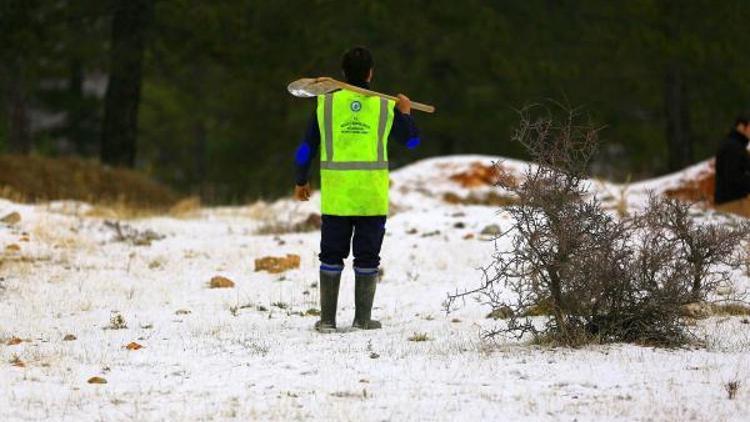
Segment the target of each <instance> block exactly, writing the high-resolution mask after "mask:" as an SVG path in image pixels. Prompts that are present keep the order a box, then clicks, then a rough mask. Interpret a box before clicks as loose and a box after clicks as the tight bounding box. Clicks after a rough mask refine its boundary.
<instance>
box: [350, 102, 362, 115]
mask: <svg viewBox="0 0 750 422" xmlns="http://www.w3.org/2000/svg"><path fill="white" fill-rule="evenodd" d="M350 108H351V109H352V111H353V112H355V113H356V112H358V111H360V110H362V103H360V102H359V101H352V104H351V106H350Z"/></svg>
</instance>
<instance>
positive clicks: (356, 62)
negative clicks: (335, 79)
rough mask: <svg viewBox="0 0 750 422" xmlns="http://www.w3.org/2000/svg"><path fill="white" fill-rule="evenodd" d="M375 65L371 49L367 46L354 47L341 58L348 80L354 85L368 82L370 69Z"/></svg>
mask: <svg viewBox="0 0 750 422" xmlns="http://www.w3.org/2000/svg"><path fill="white" fill-rule="evenodd" d="M374 67H375V61H374V60H373V58H372V54H371V53H370V50H368V49H367V48H365V47H361V46H358V47H354V48H352V49H351V50H349V51H347V52H346V53H344V56H343V57H342V58H341V69H342V70H343V71H344V77H345V78H346V81H347V82H348V83H350V84H353V85H361V84H363V83H364V82H367V78H368V76H369V75H370V70H371V69H372V68H374Z"/></svg>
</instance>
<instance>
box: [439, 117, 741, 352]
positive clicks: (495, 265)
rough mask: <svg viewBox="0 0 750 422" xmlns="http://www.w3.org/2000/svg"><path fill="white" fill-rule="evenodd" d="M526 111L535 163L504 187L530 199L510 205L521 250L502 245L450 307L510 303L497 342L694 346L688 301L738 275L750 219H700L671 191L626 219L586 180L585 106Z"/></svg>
mask: <svg viewBox="0 0 750 422" xmlns="http://www.w3.org/2000/svg"><path fill="white" fill-rule="evenodd" d="M560 110H562V111H560ZM520 115H521V123H520V125H519V128H518V130H517V131H516V132H515V133H514V135H513V139H514V140H515V141H516V142H519V143H521V144H522V145H524V146H525V147H526V148H527V150H528V151H529V152H530V154H531V156H532V159H533V161H534V163H535V165H534V166H530V167H529V168H528V169H527V171H526V174H525V178H524V179H523V180H522V182H521V183H518V182H517V181H513V183H510V181H506V180H503V179H501V180H499V182H498V185H499V186H500V187H501V188H503V189H505V190H507V191H510V192H512V193H513V194H515V195H516V196H517V197H518V198H519V203H518V204H516V205H512V206H509V207H506V208H505V210H506V211H507V212H508V213H510V215H511V216H512V217H513V221H514V224H513V225H512V226H511V228H510V229H509V230H508V231H506V232H505V233H502V234H501V235H500V237H506V236H507V237H510V239H511V242H510V247H508V248H505V249H498V250H496V252H495V255H494V259H493V262H492V264H491V265H490V266H488V267H487V268H485V270H484V282H483V283H482V284H481V285H480V286H479V287H478V288H476V289H473V290H469V291H464V292H456V294H451V295H448V300H447V301H446V309H447V310H448V311H450V310H451V309H452V308H453V307H454V306H456V304H457V301H458V300H459V299H462V298H465V297H467V296H475V295H478V296H479V298H480V300H482V301H484V302H485V303H487V304H489V305H490V306H491V307H492V309H493V311H496V310H503V311H504V312H503V313H504V314H506V315H508V318H507V320H506V323H505V326H504V327H499V328H496V329H493V330H490V331H488V332H486V333H485V334H486V335H487V336H489V337H494V336H496V335H499V334H511V335H513V336H515V337H517V338H521V337H523V336H525V335H526V334H531V335H533V336H534V338H535V341H537V342H555V343H561V344H565V345H577V344H582V343H589V342H592V341H628V342H648V343H651V344H664V345H673V344H679V343H682V342H684V341H685V338H686V337H685V329H684V323H683V320H682V318H681V315H680V308H681V306H683V305H685V304H687V303H691V302H694V301H697V300H705V299H706V297H707V296H708V295H709V294H711V293H712V292H713V291H714V290H715V289H716V287H717V286H718V285H720V284H721V283H723V282H726V281H727V280H728V276H729V274H730V270H732V269H734V268H737V266H738V265H739V262H738V261H737V260H736V259H734V256H735V254H734V252H735V247H736V245H737V243H738V242H739V240H741V239H743V237H745V236H748V234H750V228H749V227H748V225H740V226H735V227H728V226H727V227H724V226H711V225H701V224H698V223H697V222H695V221H694V220H693V219H692V218H691V217H690V214H689V209H690V208H689V206H688V205H685V204H682V203H680V202H677V201H676V200H672V199H660V198H652V200H651V201H650V203H649V206H648V208H647V210H646V211H645V212H643V213H641V214H637V215H634V216H633V217H631V218H628V219H618V218H617V217H616V216H614V215H612V214H610V213H607V212H606V211H605V210H604V208H603V207H602V205H601V203H600V202H599V200H598V199H597V198H596V197H595V196H592V195H589V193H588V189H587V186H586V184H585V179H584V178H585V175H586V171H587V168H588V164H589V162H590V160H591V158H592V157H593V155H594V153H595V152H596V147H597V132H598V130H597V129H596V128H594V127H593V126H592V125H590V124H581V123H579V121H580V120H581V119H580V116H579V115H578V114H577V112H576V111H575V110H569V109H564V108H555V109H554V110H550V109H548V108H544V107H532V108H528V109H525V110H523V111H522V112H521V113H520ZM720 268H723V269H720ZM540 309H543V310H544V311H543V312H540ZM540 313H541V314H547V315H548V316H547V317H546V318H544V322H543V324H542V326H541V327H540V325H539V324H538V323H537V324H535V321H534V320H533V319H532V318H533V316H534V315H539V314H540Z"/></svg>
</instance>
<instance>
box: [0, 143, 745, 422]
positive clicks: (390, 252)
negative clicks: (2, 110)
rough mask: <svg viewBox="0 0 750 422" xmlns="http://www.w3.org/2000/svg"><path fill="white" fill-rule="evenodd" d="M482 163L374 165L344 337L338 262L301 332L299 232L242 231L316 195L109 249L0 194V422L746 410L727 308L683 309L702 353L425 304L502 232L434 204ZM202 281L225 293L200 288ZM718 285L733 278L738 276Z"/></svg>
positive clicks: (84, 224) (675, 416)
mask: <svg viewBox="0 0 750 422" xmlns="http://www.w3.org/2000/svg"><path fill="white" fill-rule="evenodd" d="M491 160H492V157H481V156H463V157H450V158H448V157H446V158H440V159H434V160H427V161H423V162H420V163H417V164H415V165H412V166H409V167H406V168H404V169H401V170H399V171H397V172H394V173H393V175H392V177H393V188H392V200H393V203H394V207H393V209H394V211H395V214H394V215H393V216H392V217H391V218H389V220H388V224H387V230H388V234H387V237H386V239H385V243H384V247H383V248H384V250H383V268H384V276H383V279H382V281H381V283H380V284H379V285H378V292H377V294H376V298H375V309H374V310H373V316H374V317H375V318H377V319H380V320H381V321H382V322H383V325H384V329H382V330H379V331H352V330H349V329H347V327H348V326H349V325H350V324H351V320H352V317H353V313H354V309H353V292H354V286H353V274H352V273H351V265H350V261H349V262H347V271H346V272H345V273H344V277H343V280H342V291H341V296H340V298H339V314H338V322H339V327H340V328H339V331H338V332H336V333H334V334H328V335H321V334H318V333H316V332H314V331H313V330H312V325H313V323H314V322H315V320H316V319H317V317H315V316H309V315H307V312H308V310H309V309H311V308H317V307H318V303H317V302H318V292H317V287H315V286H316V285H315V283H316V282H317V270H318V261H317V252H318V241H319V233H318V232H316V231H312V232H307V233H291V234H279V235H275V234H268V235H258V234H257V233H258V231H259V230H262V231H263V229H264V227H265V228H267V227H268V225H269V224H273V223H274V222H285V221H302V220H304V219H305V218H306V217H307V216H308V215H309V214H310V213H311V212H315V211H316V209H317V200H318V197H317V195H316V196H314V197H313V200H312V201H311V202H310V203H306V204H297V203H293V202H290V201H288V200H284V201H279V202H277V203H273V204H263V203H258V204H254V205H251V206H246V207H232V208H215V209H202V210H199V211H196V212H195V213H194V214H193V215H190V216H186V217H181V218H174V217H159V218H147V219H139V220H125V221H123V222H122V224H123V227H121V229H122V230H124V231H125V232H127V230H129V229H132V230H136V231H137V232H138V233H140V234H144V233H147V232H148V231H149V230H150V231H152V232H153V234H156V235H158V236H157V237H161V236H163V238H161V239H154V240H151V241H150V245H148V244H142V245H135V244H133V243H132V242H127V241H118V240H117V232H116V229H115V228H113V227H111V226H109V225H107V224H106V223H105V221H107V220H108V219H105V218H101V217H89V216H86V214H87V213H88V211H89V210H90V207H89V206H88V205H85V204H76V203H69V202H58V203H52V204H45V205H37V206H28V205H19V204H14V203H11V202H8V201H4V200H0V217H2V216H4V215H6V214H8V213H10V212H18V213H19V214H20V216H21V221H20V222H18V223H16V224H13V225H1V226H0V247H2V261H1V262H2V264H1V266H0V277H1V278H0V420H2V421H8V420H27V419H28V420H70V421H82V420H106V421H116V420H138V421H148V420H176V421H180V420H226V419H239V420H307V419H311V420H312V419H314V420H373V421H381V420H393V421H404V420H451V421H455V420H467V421H473V420H592V421H601V420H628V421H630V420H675V421H677V420H680V421H682V420H706V421H708V420H710V421H721V420H736V421H747V420H750V379H748V375H750V353H748V352H750V324H748V323H747V319H746V317H713V318H709V319H706V320H702V321H700V322H699V323H698V325H697V326H695V330H696V331H697V332H700V333H704V334H706V335H707V338H708V342H707V346H706V347H705V348H686V349H677V350H664V349H653V348H648V347H638V346H632V345H608V346H596V347H587V348H582V349H559V348H558V349H553V348H541V347H534V346H528V345H525V344H521V343H513V342H502V343H492V342H488V341H484V340H482V339H481V336H480V332H481V330H482V329H483V328H488V327H491V326H492V324H495V323H496V322H495V321H493V320H492V319H486V318H485V315H486V314H487V312H488V309H486V308H484V307H482V306H480V305H478V304H476V303H472V302H467V304H466V306H464V307H463V308H461V309H460V310H459V311H457V312H456V313H451V314H449V315H446V314H445V313H444V312H443V309H442V302H443V300H444V299H445V297H446V293H448V292H451V291H454V290H455V289H462V288H466V287H473V286H475V285H476V284H477V283H479V282H480V281H481V272H480V271H478V268H479V267H481V266H484V265H486V264H488V263H489V262H490V257H491V254H492V252H493V250H494V243H493V242H492V241H491V240H488V237H487V236H482V235H480V232H481V231H482V230H483V229H484V228H485V227H486V226H488V225H491V224H497V225H498V226H499V227H501V228H502V227H507V226H508V225H509V221H508V217H507V216H506V215H505V214H504V213H502V212H499V211H498V208H497V207H494V206H484V205H463V204H460V203H456V204H449V203H447V202H445V201H444V200H443V199H442V198H443V196H444V195H445V194H446V193H451V192H452V193H455V194H457V195H459V196H466V195H469V194H472V193H473V194H476V195H480V196H481V195H482V194H485V193H487V192H489V191H491V190H493V189H494V188H490V187H481V186H479V187H475V188H467V187H463V186H461V185H460V184H458V183H456V182H455V181H452V180H450V179H449V178H448V175H451V174H455V173H456V172H460V171H462V170H465V169H467V168H469V167H471V165H472V164H473V163H476V162H480V163H484V164H490V162H491ZM506 165H507V166H508V168H510V169H515V170H516V171H518V170H519V169H520V167H521V166H522V165H523V164H522V163H519V162H515V161H507V162H506ZM689 171H694V169H693V170H689ZM683 176H684V175H683ZM679 177H682V176H679V175H677V176H671V177H668V178H665V179H660V180H659V181H656V182H647V183H642V184H637V185H632V186H630V187H628V189H627V191H626V190H625V188H624V187H620V186H616V185H610V184H607V183H603V182H592V183H591V186H592V190H593V191H595V192H597V193H598V194H599V195H600V196H602V197H606V198H608V201H609V202H611V203H612V205H611V207H612V208H613V209H614V208H616V205H614V204H615V203H618V202H619V203H620V204H622V203H623V201H624V203H625V204H626V205H627V206H628V207H632V208H637V207H638V205H639V204H641V203H642V202H643V198H644V197H645V194H644V192H645V190H646V189H658V188H661V187H664V186H668V185H669V184H670V183H674V182H675V180H677V179H678V178H679ZM618 195H619V196H618ZM707 215H708V217H706V218H724V217H722V216H718V215H714V214H711V213H708V214H707ZM109 220H111V219H109ZM142 243H149V242H148V241H144V242H142ZM285 254H298V255H300V256H301V266H300V268H299V269H293V270H290V271H287V272H284V273H281V274H269V273H267V272H256V271H255V267H254V259H256V258H260V257H264V256H268V255H272V256H283V255H285ZM216 275H221V276H225V277H227V278H229V279H231V280H233V281H234V282H235V283H236V285H235V287H234V288H225V289H211V288H209V287H208V283H209V280H211V278H212V277H214V276H216ZM735 282H736V285H737V288H738V289H744V288H746V287H747V286H748V278H747V277H746V276H745V275H738V277H737V279H736V280H735ZM68 335H72V336H74V337H75V339H72V340H71V337H68V340H64V339H65V337H66V336H68ZM425 338H426V341H413V340H415V339H419V340H425ZM19 340H21V341H20V342H19ZM131 342H135V343H137V344H139V345H141V346H143V347H142V348H140V349H138V350H130V349H128V348H126V346H127V345H128V344H129V343H131ZM16 343H17V344H16ZM92 377H100V378H102V379H104V380H106V382H107V383H106V384H91V383H89V382H88V380H89V379H90V378H92ZM732 381H739V382H740V387H739V390H738V393H737V397H736V398H735V399H734V400H730V399H728V397H727V392H726V390H725V386H726V384H727V383H729V382H732Z"/></svg>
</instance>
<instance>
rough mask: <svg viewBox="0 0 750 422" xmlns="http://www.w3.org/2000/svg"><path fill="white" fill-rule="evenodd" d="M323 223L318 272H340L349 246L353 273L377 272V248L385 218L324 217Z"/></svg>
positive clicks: (379, 243) (383, 233)
mask: <svg viewBox="0 0 750 422" xmlns="http://www.w3.org/2000/svg"><path fill="white" fill-rule="evenodd" d="M322 220H323V225H322V226H321V228H320V255H319V257H320V262H321V264H322V265H321V269H328V270H333V271H335V270H336V269H338V270H339V271H340V270H341V269H343V267H344V259H345V258H346V257H347V256H349V249H350V246H351V249H353V251H354V268H355V270H357V269H374V268H378V266H379V265H380V247H381V245H382V244H383V236H384V235H385V216H373V217H341V216H337V215H323V216H322ZM352 235H353V237H352Z"/></svg>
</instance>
